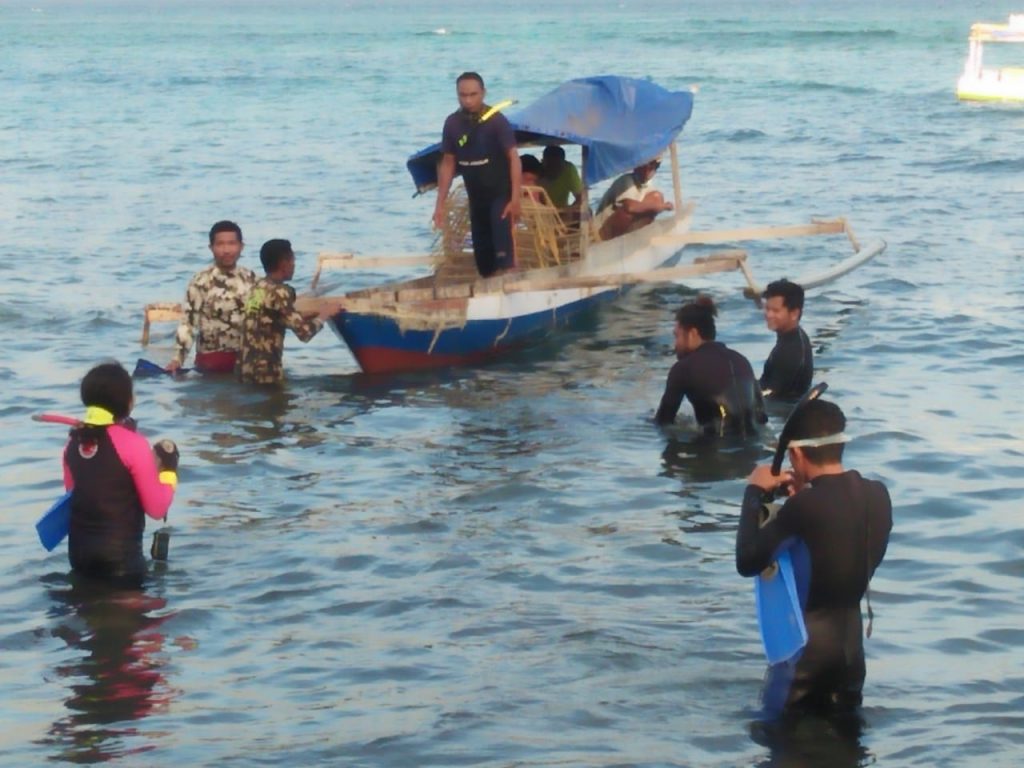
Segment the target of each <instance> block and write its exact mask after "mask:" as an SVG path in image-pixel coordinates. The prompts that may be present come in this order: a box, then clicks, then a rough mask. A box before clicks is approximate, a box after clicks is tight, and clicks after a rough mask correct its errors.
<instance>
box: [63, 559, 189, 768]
mask: <svg viewBox="0 0 1024 768" xmlns="http://www.w3.org/2000/svg"><path fill="white" fill-rule="evenodd" d="M69 582H70V583H69V585H68V587H67V588H51V589H50V590H49V594H50V597H51V599H52V600H53V607H52V608H51V610H50V615H51V616H54V617H56V618H57V626H56V627H54V629H53V630H52V632H53V635H54V636H56V637H60V638H61V639H62V640H64V642H66V643H67V645H68V647H69V648H70V649H74V650H75V651H76V652H78V653H77V654H76V658H75V659H74V660H72V661H71V662H65V663H61V664H59V665H58V666H57V667H56V670H55V671H56V674H57V676H58V677H59V678H61V679H64V680H67V681H68V686H69V694H70V695H69V696H68V697H67V699H65V701H64V706H65V707H66V708H67V712H68V713H67V715H65V716H64V717H63V718H61V719H60V720H58V721H57V722H55V723H53V725H52V726H51V728H50V731H49V736H48V737H47V738H46V739H45V740H44V742H45V743H47V744H50V745H52V746H55V747H56V748H57V749H58V750H59V755H60V758H61V759H63V760H68V761H70V762H76V763H96V762H106V761H108V760H113V759H115V758H120V757H123V756H125V755H129V754H137V753H141V752H148V751H149V750H151V749H153V748H154V745H152V744H149V743H147V742H146V739H145V738H144V737H143V738H142V739H139V741H140V742H141V743H138V744H133V743H132V742H134V741H135V740H136V739H138V737H140V736H141V733H140V730H139V728H138V725H137V723H138V721H140V720H142V719H144V718H145V717H147V716H149V715H150V714H153V713H155V712H162V711H164V710H165V709H166V707H167V705H168V703H169V702H170V701H171V699H172V698H173V697H174V693H175V692H174V690H173V689H172V688H171V687H170V686H169V685H168V684H167V681H166V680H165V678H164V675H163V671H162V667H163V666H164V665H165V663H166V660H165V659H164V657H163V652H164V640H165V638H164V634H163V632H161V629H160V628H161V625H162V624H163V623H164V622H165V621H167V619H168V618H170V617H171V616H172V615H173V614H171V613H166V612H164V609H165V608H166V605H167V601H166V600H165V599H164V598H162V597H155V596H152V595H147V594H146V593H144V592H139V591H134V590H124V589H114V588H111V587H109V586H106V585H104V584H101V583H98V582H95V581H90V580H85V579H80V578H78V577H75V576H74V575H72V576H71V577H69Z"/></svg>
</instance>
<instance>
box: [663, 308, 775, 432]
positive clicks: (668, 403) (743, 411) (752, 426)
mask: <svg viewBox="0 0 1024 768" xmlns="http://www.w3.org/2000/svg"><path fill="white" fill-rule="evenodd" d="M717 314H718V310H717V309H716V308H715V305H714V302H713V301H712V300H711V299H710V298H709V297H707V296H700V297H698V298H697V300H696V301H693V302H690V303H689V304H684V305H683V306H682V308H681V309H680V310H679V311H678V312H677V313H676V327H675V350H676V355H677V356H678V358H679V359H678V360H677V361H676V363H675V365H673V366H672V370H670V371H669V374H668V381H667V382H666V384H665V394H663V395H662V397H661V404H660V405H659V406H658V412H657V414H655V417H654V420H655V421H656V422H657V423H658V424H671V423H673V422H674V421H675V419H676V414H678V413H679V406H680V405H682V402H683V398H684V397H685V398H687V399H688V400H689V401H690V404H691V405H692V406H693V415H694V416H695V417H696V419H697V424H699V425H700V427H701V429H702V430H703V432H704V434H707V435H725V434H729V435H746V434H752V433H754V432H755V431H756V430H757V425H759V424H764V423H765V421H767V417H766V416H765V414H764V400H763V399H762V397H761V390H760V388H759V387H758V386H757V380H756V379H755V378H754V371H753V369H752V368H751V367H750V362H749V361H748V360H747V358H745V357H744V356H743V355H741V354H740V353H739V352H736V351H735V350H732V349H729V348H728V347H726V346H725V345H724V344H722V343H721V342H719V341H715V315H717Z"/></svg>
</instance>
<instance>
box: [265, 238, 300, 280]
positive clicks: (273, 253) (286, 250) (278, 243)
mask: <svg viewBox="0 0 1024 768" xmlns="http://www.w3.org/2000/svg"><path fill="white" fill-rule="evenodd" d="M294 255H295V253H294V252H293V251H292V244H291V242H290V241H288V240H281V239H280V238H278V239H274V240H267V242H265V243H264V244H263V247H262V248H260V264H262V265H263V269H264V270H265V271H266V272H267V274H270V273H271V272H273V271H274V270H275V269H277V268H278V267H279V266H280V265H281V262H283V261H286V260H288V259H290V258H291V257H292V256H294Z"/></svg>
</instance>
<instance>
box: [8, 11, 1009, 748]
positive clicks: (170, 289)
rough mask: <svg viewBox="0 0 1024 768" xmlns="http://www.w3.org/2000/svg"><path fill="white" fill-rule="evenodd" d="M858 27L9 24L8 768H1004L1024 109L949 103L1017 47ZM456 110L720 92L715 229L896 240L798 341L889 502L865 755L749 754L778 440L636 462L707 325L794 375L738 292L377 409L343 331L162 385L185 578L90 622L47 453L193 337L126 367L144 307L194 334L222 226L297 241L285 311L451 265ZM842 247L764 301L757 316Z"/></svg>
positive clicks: (90, 606)
mask: <svg viewBox="0 0 1024 768" xmlns="http://www.w3.org/2000/svg"><path fill="white" fill-rule="evenodd" d="M847 5H848V6H849V7H838V4H833V3H826V2H823V1H817V0H808V1H806V2H794V3H786V4H781V3H771V4H768V3H756V2H752V1H751V0H736V1H734V2H730V1H726V2H714V3H711V2H697V3H685V4H683V3H675V2H671V3H670V2H663V3H661V2H654V3H645V4H643V5H642V6H641V5H637V4H616V3H604V2H598V3H590V2H588V3H577V2H567V3H562V4H560V5H556V6H551V5H550V4H541V3H534V2H530V3H527V4H516V5H515V6H514V7H513V6H509V5H508V4H500V5H499V4H490V3H468V2H457V3H454V4H447V5H446V6H444V7H443V8H434V7H433V6H434V4H426V3H424V4H421V3H416V2H412V0H405V1H403V2H397V1H396V2H386V3H370V2H349V3H338V4H318V3H314V2H305V1H304V2H300V3H297V4H294V3H293V4H283V3H276V2H267V3H260V4H258V5H255V6H254V7H245V6H243V5H242V4H234V5H222V6H218V8H217V9H216V10H211V9H209V8H206V7H205V5H204V4H199V3H185V4H158V3H149V2H146V3H140V4H132V5H130V6H129V5H125V6H115V5H107V6H102V7H96V6H94V5H90V6H89V7H86V6H85V5H84V4H79V3H70V2H69V3H67V4H56V3H50V2H46V0H33V2H22V1H21V0H16V1H15V2H8V3H5V4H4V5H3V6H2V7H0V47H2V50H3V52H4V55H3V57H0V93H3V101H4V109H3V110H2V111H0V232H2V237H3V243H4V246H5V258H3V259H2V260H0V285H2V286H3V288H2V290H0V322H2V324H3V329H4V336H5V342H6V355H5V356H4V359H3V360H2V361H0V382H2V384H3V388H4V393H5V396H4V398H3V401H2V403H0V416H2V418H3V426H4V429H3V430H2V431H0V468H2V477H3V481H2V482H3V489H4V495H5V500H6V505H5V514H4V515H3V516H2V518H0V572H2V573H3V574H4V576H3V581H2V585H3V589H0V595H2V597H0V605H2V610H3V617H4V621H3V624H2V629H0V648H2V651H3V653H2V655H0V689H2V691H3V697H2V704H0V715H2V718H3V721H4V723H5V728H4V730H3V735H2V736H0V762H3V763H4V764H5V765H6V764H9V765H39V764H43V763H45V762H47V761H58V762H59V761H68V762H79V763H88V762H98V761H105V760H118V761H120V762H121V763H123V764H125V765H150V764H157V765H169V764H172V763H173V764H193V765H214V764H216V765H253V764H289V765H310V764H322V765H352V766H410V765H495V766H527V765H529V766H542V765H543V766H549V765H573V766H597V765H603V766H612V765H644V766H660V765H681V766H734V765H787V766H788V765H829V766H842V765H850V766H853V765H861V764H870V763H873V762H877V763H879V764H883V765H887V766H933V765H986V766H1010V765H1017V764H1018V763H1019V755H1020V750H1021V740H1022V732H1024V728H1022V727H1024V716H1022V715H1021V712H1022V709H1024V672H1022V666H1021V662H1020V658H1021V645H1022V643H1024V622H1022V620H1021V615H1022V612H1024V598H1022V597H1021V595H1022V594H1024V589H1022V586H1024V585H1022V576H1024V556H1022V547H1024V533H1022V532H1021V525H1020V516H1019V503H1020V502H1019V500H1020V498H1021V492H1022V489H1024V483H1022V481H1021V479H1020V478H1021V476H1022V475H1021V470H1020V465H1021V463H1022V456H1024V440H1022V438H1021V426H1020V425H1021V424H1024V413H1022V407H1021V403H1020V397H1019V396H1018V388H1019V385H1020V379H1021V373H1022V369H1024V353H1022V352H1021V341H1022V333H1024V320H1022V316H1024V315H1022V313H1021V311H1020V310H1021V305H1022V300H1024V299H1022V297H1024V289H1022V287H1021V286H1022V282H1021V278H1020V274H1021V268H1022V266H1024V262H1022V238H1024V232H1022V226H1021V217H1020V211H1021V201H1022V199H1024V196H1022V192H1024V185H1022V182H1021V178H1022V171H1024V162H1022V160H1021V156H1020V146H1021V145H1020V136H1021V134H1022V130H1024V111H1022V110H1020V109H1015V108H1007V107H999V106H974V105H966V104H959V103H957V101H956V100H955V98H954V96H953V89H954V84H955V80H956V77H957V75H958V71H959V68H960V66H961V63H962V60H963V57H964V55H965V54H966V42H965V41H966V34H967V30H968V28H969V25H970V23H971V22H973V21H977V20H982V19H986V20H991V21H998V20H1001V19H1005V16H1006V12H1007V8H1005V7H1004V6H1002V5H999V4H996V3H988V2H977V3H938V4H934V3H924V2H912V3H900V4H894V3H872V2H867V3H854V4H847ZM428 6H429V7H428ZM464 69H477V70H479V71H481V72H482V73H483V74H484V76H485V78H487V80H488V85H489V88H490V92H491V95H492V97H494V99H495V100H497V99H500V98H505V97H507V96H514V97H517V98H519V99H520V100H522V101H529V100H530V99H533V98H535V97H537V96H539V95H540V94H542V93H544V92H545V91H547V90H548V89H549V88H551V87H553V86H554V85H556V84H557V83H558V82H560V81H562V80H563V79H566V78H569V77H577V76H582V75H587V74H594V73H603V72H615V73H621V74H628V75H639V76H651V77H652V78H654V79H655V80H656V81H658V82H660V83H662V84H664V85H666V86H669V87H673V88H684V87H687V86H689V85H691V84H697V85H699V93H698V96H697V100H696V105H695V108H694V114H693V119H692V120H691V122H690V123H689V124H688V125H687V127H686V129H685V131H684V133H683V136H682V139H681V143H680V147H681V152H680V154H681V157H682V160H683V164H684V188H685V192H686V194H687V195H688V196H692V197H693V198H695V199H696V201H697V204H698V209H697V217H696V223H697V226H699V227H702V228H713V227H727V226H739V225H750V224H758V223H763V224H788V223H798V222H802V221H806V220H807V219H808V218H809V217H811V216H834V215H840V214H843V215H847V216H848V217H849V218H850V221H851V223H852V225H853V227H854V229H855V231H856V233H857V234H858V235H859V236H860V237H861V238H862V239H864V240H868V239H871V238H874V237H884V238H885V239H886V240H887V241H888V250H887V251H886V252H885V254H884V255H883V256H882V257H881V258H879V259H878V260H876V261H875V262H873V263H871V264H870V265H868V266H865V267H864V268H862V269H860V270H859V271H857V272H855V273H853V274H852V275H850V276H848V277H846V278H844V279H842V280H841V281H839V282H837V283H834V284H833V285H830V286H828V287H826V288H823V289H819V290H817V291H815V292H813V293H812V294H811V295H810V298H809V302H808V307H807V312H806V319H805V326H806V327H807V329H808V332H809V333H810V335H811V337H812V339H813V341H814V343H815V350H816V354H817V361H818V367H819V378H823V379H825V380H827V381H828V382H829V384H830V386H831V389H830V393H831V394H832V395H833V396H834V398H835V399H836V400H837V401H838V402H840V403H841V405H842V407H843V408H844V410H845V411H846V413H847V414H848V416H849V417H850V422H851V423H850V429H849V431H850V432H851V433H852V434H853V435H854V437H855V439H854V442H853V443H852V444H851V445H850V446H849V449H848V454H847V456H848V463H849V464H850V465H852V466H855V467H857V468H859V469H860V470H861V471H862V472H864V473H865V474H867V475H869V476H872V477H876V478H879V479H882V480H884V481H885V482H886V483H887V484H888V486H889V488H890V491H891V493H892V496H893V499H894V503H895V528H894V532H893V537H892V541H891V545H890V548H889V553H888V556H887V558H886V561H885V563H884V564H883V566H882V568H881V569H880V570H879V571H878V574H877V576H876V578H875V580H874V582H873V594H874V598H873V603H874V608H875V612H876V619H875V634H874V636H873V638H872V639H871V640H869V641H867V644H866V645H867V652H868V670H869V671H868V681H867V685H866V689H865V707H864V712H863V723H862V724H861V726H860V727H858V728H854V729H853V730H852V732H847V731H846V730H844V729H842V728H835V727H826V726H825V725H823V724H820V723H814V722H807V723H804V724H803V726H802V727H801V729H799V730H797V731H795V732H789V733H785V734H778V733H772V732H770V731H766V730H765V729H764V728H763V727H762V726H761V725H760V724H759V723H758V713H757V695H758V690H759V686H760V678H761V674H762V671H763V666H762V664H763V662H762V657H761V652H760V648H759V643H758V638H757V630H756V625H755V622H754V617H753V607H752V604H753V598H752V595H751V587H750V583H749V582H746V581H744V580H742V579H740V578H739V577H738V576H737V575H736V573H735V570H734V566H733V539H734V535H735V527H736V520H737V517H738V507H739V501H740V497H741V494H742V490H743V485H744V483H743V478H744V477H745V475H746V474H747V472H749V470H750V469H751V467H752V466H753V465H754V463H755V462H757V461H760V460H763V459H764V457H765V456H767V455H768V453H769V452H770V450H771V448H772V441H773V437H772V434H766V435H765V436H764V440H763V444H762V445H748V446H734V447H731V448H730V449H729V450H723V451H717V452H709V451H707V450H706V449H705V448H703V447H702V446H701V445H699V444H697V443H695V442H694V441H693V440H692V438H691V437H689V436H688V434H687V431H686V429H685V428H683V429H681V430H680V431H679V432H678V433H677V434H674V435H665V434H663V433H661V432H659V431H658V430H656V429H655V428H654V427H653V426H651V424H650V422H649V418H650V415H651V412H652V409H653V407H654V406H655V404H656V403H657V399H658V397H659V395H660V391H661V387H662V384H663V380H664V375H665V373H666V371H667V369H668V367H669V365H670V362H671V357H670V351H669V347H670V344H671V333H670V331H671V316H672V311H673V310H674V309H675V308H676V307H677V306H678V305H679V303H680V302H681V301H683V300H685V299H686V298H688V297H691V296H692V295H693V294H694V291H695V290H697V289H705V290H709V291H710V292H711V293H712V294H713V295H714V296H715V298H716V299H717V300H718V301H719V303H720V306H721V315H720V329H719V333H720V336H721V337H722V338H723V339H724V340H726V342H727V343H729V344H730V345H732V346H735V347H736V348H738V349H740V350H741V351H742V352H744V353H745V354H747V355H748V356H749V357H750V358H751V359H752V361H753V362H754V365H755V367H759V366H760V364H761V361H762V360H763V359H764V356H765V355H766V354H767V352H768V351H769V349H770V347H771V344H772V341H773V339H772V338H771V336H770V334H768V333H767V332H766V331H765V329H764V327H763V323H762V320H761V318H760V316H759V314H758V311H757V309H756V308H755V307H753V306H752V305H751V304H750V303H749V302H746V301H745V300H744V299H743V298H742V296H741V294H740V290H739V289H740V288H741V282H740V279H739V278H737V277H733V276H726V277H723V278H720V279H717V280H715V281H713V282H710V281H709V282H707V283H705V284H693V285H689V286H682V285H678V286H659V287H650V288H643V289H638V290H636V291H634V292H632V293H630V294H629V295H627V296H626V297H625V298H624V299H623V300H622V301H621V302H620V303H618V304H616V305H615V306H613V307H610V308H608V309H607V310H604V311H602V312H600V313H599V314H596V315H595V316H593V317H591V318H589V319H588V320H587V321H586V322H585V323H584V324H582V325H581V326H579V327H577V328H574V329H572V330H571V331H567V332H566V333H564V334H562V335H560V336H559V337H558V338H557V339H556V340H553V341H552V342H550V343H548V344H546V345H544V346H543V347H541V348H538V349H536V350H533V351H531V352H529V353H528V354H525V355H522V356H520V357H517V358H515V359H510V360H508V361H506V362H503V363H501V364H497V365H492V366H488V367H486V368H482V369H477V370H468V371H456V372H448V373H438V374H426V375H418V376H408V377H395V378H387V379H381V378H367V377H364V376H362V375H360V374H359V373H358V372H357V368H356V365H355V363H354V361H353V360H352V358H351V357H350V356H349V354H348V353H347V351H345V349H344V348H343V346H342V345H341V344H340V343H339V342H338V341H337V340H336V339H335V338H333V337H332V336H330V334H328V333H325V334H322V335H320V336H318V337H317V338H316V339H314V340H313V342H312V343H310V344H309V345H308V346H303V345H300V344H298V343H297V342H294V340H293V341H291V342H289V348H288V351H287V356H286V365H287V367H288V370H289V375H290V379H289V382H288V385H287V387H286V389H285V390H284V391H283V392H280V393H276V394H267V393H264V392H261V391H257V390H243V389H239V388H238V387H236V386H235V385H233V384H231V383H229V382H223V381H208V380H200V379H187V380H185V381H181V382H172V381H169V380H144V381H140V382H139V383H138V387H137V393H136V395H137V409H136V415H137V416H138V418H139V421H140V424H141V427H142V429H143V431H144V432H145V433H146V434H147V435H149V436H151V437H156V436H170V437H173V438H175V439H177V440H178V442H179V444H180V446H181V450H182V463H183V470H182V478H181V487H180V489H179V494H178V498H177V500H176V502H175V505H174V508H173V510H172V512H171V522H172V524H173V527H174V534H173V537H172V540H171V559H170V561H169V563H168V564H167V567H166V568H165V569H164V570H161V571H159V572H157V573H156V574H155V578H154V580H153V584H152V585H151V586H150V587H149V588H148V589H147V590H146V592H145V593H144V594H143V595H131V594H124V595H96V594H93V593H88V592H84V591H83V590H82V589H81V588H79V587H75V586H73V585H72V584H71V583H70V582H69V580H68V578H67V570H68V568H67V562H66V555H65V552H64V548H63V547H61V548H59V549H58V550H57V551H55V552H54V553H52V554H46V553H44V552H43V551H42V550H41V548H40V547H39V545H38V542H37V541H36V540H35V536H34V531H33V528H32V523H33V522H34V520H35V519H36V517H37V516H38V515H39V514H40V513H41V512H42V510H43V509H44V508H45V507H46V506H47V504H48V503H49V502H50V501H52V499H53V498H54V497H55V495H56V494H57V492H58V486H59V482H60V481H59V477H60V470H59V455H60V451H61V446H62V438H63V435H62V430H61V429H60V428H59V427H53V426H46V425H40V424H36V423H33V422H32V421H30V419H29V416H30V415H31V414H33V413H36V412H39V411H44V410H50V411H58V412H64V413H78V412H79V408H80V406H79V405H78V402H77V382H78V380H79V378H80V377H81V375H82V374H83V373H84V372H85V371H86V370H87V369H88V367H89V366H90V365H92V364H93V363H95V362H96V361H98V360H100V359H103V358H106V357H116V358H119V359H121V360H122V361H123V362H125V363H127V364H129V365H131V364H132V363H133V361H134V359H135V358H136V357H139V356H140V355H143V354H145V355H146V356H147V357H153V358H156V359H165V358H166V357H168V356H169V354H170V336H169V334H170V329H168V328H166V327H161V328H159V329H157V331H156V334H155V339H154V344H153V346H151V347H150V348H149V349H147V350H145V351H143V350H142V349H141V348H140V347H139V343H138V338H139V332H140V328H141V320H142V317H141V308H142V305H143V304H144V303H146V302H148V301H157V300H176V299H178V298H179V296H180V295H181V294H182V292H183V290H184V286H185V283H186V281H187V279H188V277H189V275H191V274H192V273H193V272H195V271H196V270H197V269H199V268H200V267H202V266H203V265H204V264H205V263H206V262H207V260H208V258H209V253H208V251H206V248H205V241H204V237H205V232H206V230H207V229H208V228H209V226H210V224H211V223H212V222H213V221H215V220H217V219H220V218H225V217H226V218H233V219H236V220H238V221H239V222H240V223H241V225H242V227H243V229H244V231H245V234H246V239H247V242H248V243H249V248H248V250H247V252H246V255H245V262H244V263H246V264H247V265H248V266H250V267H254V268H255V267H257V266H258V260H257V258H256V255H255V254H256V252H257V251H258V246H259V244H260V243H261V242H263V241H264V240H266V239H268V238H270V237H288V238H291V239H292V241H293V242H294V243H295V245H296V248H297V250H298V252H299V258H300V270H299V271H300V279H301V280H304V279H307V278H308V276H309V274H310V272H311V271H312V261H313V258H314V254H315V253H316V252H317V251H319V250H335V249H345V250H354V251H357V252H361V253H376V254H387V253H407V252H416V251H417V250H421V249H422V248H423V247H425V246H424V244H425V243H426V242H427V241H428V240H429V237H430V233H429V228H428V227H429V217H430V212H431V205H432V200H431V199H430V198H427V199H422V198H421V199H411V192H412V185H411V183H410V182H409V180H408V178H407V176H406V174H405V171H404V158H405V157H406V156H407V155H408V154H410V153H411V152H412V151H415V150H416V149H417V148H419V147H420V146H422V145H423V144H425V143H427V142H429V141H432V140H434V139H435V138H436V136H437V135H438V132H439V130H440V126H441V123H442V121H443V118H444V116H445V115H446V114H447V113H448V112H449V111H450V110H451V109H452V108H453V107H454V93H453V90H454V89H453V88H452V80H453V78H454V76H455V75H456V74H457V73H458V72H460V71H462V70H464ZM847 249H848V245H847V244H846V243H845V242H844V241H842V239H841V238H838V239H832V240H818V239H816V241H815V242H793V241H789V242H777V243H773V242H765V243H759V244H752V245H751V246H750V253H751V257H750V258H751V265H752V267H753V269H754V272H755V274H756V275H758V277H759V278H760V279H761V280H767V279H770V278H774V277H778V276H782V275H788V276H790V277H798V276H800V275H802V274H805V273H807V272H811V271H814V270H815V269H816V268H817V267H820V266H822V265H824V264H827V263H828V261H829V260H830V259H838V258H840V257H841V256H843V255H844V254H845V253H846V251H847ZM697 252H698V253H699V251H697ZM332 279H334V280H335V281H336V287H341V288H345V287H351V286H353V285H358V284H370V283H372V282H375V281H377V280H380V279H383V276H381V275H347V276H341V277H337V278H332ZM783 416H784V414H782V413H776V414H774V416H773V420H772V425H771V426H772V430H773V431H774V430H776V429H777V428H778V427H779V425H780V423H781V420H782V418H783Z"/></svg>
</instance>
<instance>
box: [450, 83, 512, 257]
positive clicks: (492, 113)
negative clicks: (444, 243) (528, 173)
mask: <svg viewBox="0 0 1024 768" xmlns="http://www.w3.org/2000/svg"><path fill="white" fill-rule="evenodd" d="M455 87H456V90H457V92H458V95H459V107H460V109H459V110H458V111H457V112H453V113H452V114H451V115H449V116H448V119H447V120H445V122H444V130H443V131H442V134H441V152H442V159H441V165H440V167H439V168H438V173H437V203H436V204H435V206H434V226H435V227H437V228H438V229H443V228H444V226H445V223H446V222H445V201H446V200H447V198H448V190H449V188H450V187H451V183H452V179H453V178H454V177H455V172H456V170H457V171H458V172H459V173H461V174H462V178H463V181H464V182H465V184H466V195H467V196H468V198H469V221H470V231H471V233H472V237H473V254H474V256H475V257H476V267H477V271H478V272H479V273H480V275H481V277H489V276H490V275H492V274H494V273H495V272H497V271H499V270H504V269H510V268H511V267H513V266H514V264H515V245H514V241H513V239H512V228H513V227H514V226H515V223H516V220H517V219H518V217H519V195H520V161H519V154H518V152H517V151H516V137H515V132H514V131H513V130H512V126H511V125H510V124H509V122H508V120H507V119H506V118H505V116H504V115H502V114H501V113H500V112H499V111H498V108H496V107H488V106H487V105H486V104H484V94H485V93H486V90H485V89H484V81H483V78H481V77H480V75H478V74H477V73H476V72H464V73H462V74H461V75H459V77H458V79H457V80H456V81H455Z"/></svg>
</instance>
